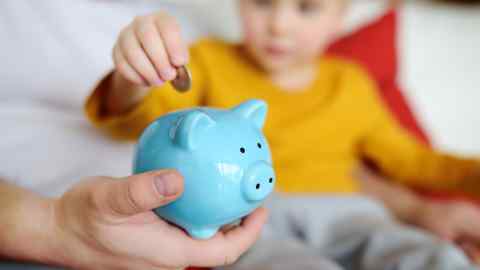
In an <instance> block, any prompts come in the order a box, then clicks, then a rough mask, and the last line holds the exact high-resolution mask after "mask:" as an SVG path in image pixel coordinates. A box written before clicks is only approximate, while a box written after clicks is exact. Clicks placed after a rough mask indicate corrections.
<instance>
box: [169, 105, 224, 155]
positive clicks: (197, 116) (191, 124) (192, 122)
mask: <svg viewBox="0 0 480 270" xmlns="http://www.w3.org/2000/svg"><path fill="white" fill-rule="evenodd" d="M214 125H215V121H214V120H213V119H212V118H210V116H208V115H207V114H206V113H204V112H201V111H192V112H190V113H188V114H186V115H185V116H184V117H183V118H182V119H180V121H179V122H178V124H177V126H176V128H175V129H174V130H173V132H172V133H173V141H174V143H175V144H177V145H179V146H181V147H183V148H185V149H189V150H193V149H195V148H196V147H197V146H198V142H199V141H200V138H201V136H203V134H204V132H205V131H206V130H207V129H209V128H211V127H213V126H214Z"/></svg>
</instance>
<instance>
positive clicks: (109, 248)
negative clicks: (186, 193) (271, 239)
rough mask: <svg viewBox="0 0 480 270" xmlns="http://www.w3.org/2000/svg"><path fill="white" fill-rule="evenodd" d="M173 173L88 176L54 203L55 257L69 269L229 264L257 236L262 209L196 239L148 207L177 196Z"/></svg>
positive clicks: (179, 182) (180, 183)
mask: <svg viewBox="0 0 480 270" xmlns="http://www.w3.org/2000/svg"><path fill="white" fill-rule="evenodd" d="M182 191H183V181H182V178H181V176H180V175H179V174H178V173H175V172H173V171H159V172H152V173H146V174H141V175H136V176H132V177H128V178H125V179H112V178H108V177H93V178H91V179H88V180H87V181H84V182H81V183H80V184H79V185H77V186H75V187H74V188H73V189H71V190H70V191H68V192H66V193H65V194H64V195H63V196H62V197H61V198H59V199H57V200H55V201H54V202H53V203H52V205H53V209H54V211H53V212H54V217H55V218H54V220H55V222H54V225H53V227H54V228H55V229H54V232H53V233H52V237H51V238H52V241H54V240H53V239H55V240H58V242H57V243H58V244H57V245H56V246H57V252H55V254H54V256H55V258H56V260H57V262H58V263H60V264H62V265H66V266H69V267H72V268H74V269H180V268H183V267H187V266H190V265H194V266H205V267H211V266H219V265H225V264H229V263H232V262H234V261H235V260H236V259H237V258H238V257H239V256H240V255H241V254H242V253H243V252H245V251H246V250H247V249H248V248H249V247H250V246H251V245H252V244H253V242H254V241H255V239H256V238H257V237H258V235H259V233H260V230H261V227H262V225H263V223H264V222H265V220H266V213H265V210H263V209H260V210H257V211H256V212H255V213H253V214H252V215H251V216H249V217H248V218H247V219H246V220H245V221H244V222H243V224H241V225H240V226H239V227H237V228H235V229H233V230H231V231H228V232H219V233H217V235H216V236H215V237H213V238H212V239H209V240H195V239H193V238H191V237H189V236H188V235H187V234H186V233H185V232H184V231H183V230H181V229H179V228H177V227H175V226H172V225H170V224H168V223H167V222H165V221H163V220H162V219H160V218H158V217H157V216H156V215H155V214H154V213H153V211H151V209H153V208H156V207H159V206H162V205H165V204H168V203H170V202H172V201H174V200H175V199H176V198H178V197H179V196H180V194H181V193H182Z"/></svg>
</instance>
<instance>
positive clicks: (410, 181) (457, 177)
mask: <svg viewBox="0 0 480 270" xmlns="http://www.w3.org/2000/svg"><path fill="white" fill-rule="evenodd" d="M367 83H369V84H371V85H372V86H371V88H372V89H373V90H375V88H374V87H375V86H374V84H373V83H371V82H367ZM372 92H374V93H376V92H377V91H372ZM372 100H373V101H372V104H373V105H372V106H371V107H370V109H371V112H372V113H373V114H375V118H374V119H375V121H374V125H373V128H372V129H371V130H369V131H368V132H367V134H366V136H365V137H364V139H363V140H362V141H361V143H360V151H361V154H362V155H364V156H366V157H367V158H369V159H371V160H373V161H374V162H375V164H376V165H377V166H378V167H379V169H380V170H381V171H382V173H384V174H385V175H386V176H388V177H389V178H390V179H392V180H393V181H396V182H399V183H402V184H406V185H409V186H415V187H419V188H425V189H430V190H432V189H433V190H450V191H453V190H455V191H463V192H466V193H474V194H480V179H471V178H472V177H478V176H477V175H476V174H477V172H478V169H479V168H480V161H479V160H475V159H472V158H466V157H459V156H454V155H450V154H446V153H440V152H438V151H435V150H434V149H431V148H429V147H428V146H425V145H424V144H421V143H420V142H418V140H417V139H416V138H415V137H414V136H413V135H411V134H410V133H409V132H408V131H407V130H405V129H404V128H402V127H401V126H400V125H399V124H398V122H397V121H396V120H395V119H394V118H393V116H392V115H391V114H390V113H389V112H388V111H387V108H385V106H384V104H383V103H382V102H381V100H380V98H378V97H377V96H375V95H374V94H373V98H372Z"/></svg>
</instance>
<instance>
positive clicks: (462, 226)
mask: <svg viewBox="0 0 480 270" xmlns="http://www.w3.org/2000/svg"><path fill="white" fill-rule="evenodd" d="M417 210H418V211H416V215H415V218H412V221H413V223H415V225H418V226H420V227H422V228H424V229H427V230H428V231H430V232H432V233H434V234H436V235H438V236H440V237H441V238H443V239H445V240H448V241H451V242H456V243H463V244H464V245H461V247H463V248H464V251H465V252H466V253H467V254H468V255H469V256H470V257H475V256H476V257H477V259H478V258H479V257H478V255H479V253H478V250H475V252H476V253H477V254H473V253H474V252H473V251H474V249H473V247H472V243H479V244H480V230H478V228H480V208H478V207H477V206H475V205H473V204H469V203H463V202H431V201H427V202H425V203H424V204H423V206H422V207H420V208H419V209H417ZM465 243H467V245H465Z"/></svg>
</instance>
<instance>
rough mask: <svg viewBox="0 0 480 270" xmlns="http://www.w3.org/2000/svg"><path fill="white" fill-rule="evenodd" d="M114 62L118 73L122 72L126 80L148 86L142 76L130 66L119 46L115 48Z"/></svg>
mask: <svg viewBox="0 0 480 270" xmlns="http://www.w3.org/2000/svg"><path fill="white" fill-rule="evenodd" d="M113 62H114V64H115V68H116V69H117V71H118V72H120V74H122V76H123V77H125V79H127V80H129V81H131V82H132V83H135V84H138V85H144V86H146V85H147V82H146V81H145V80H144V79H143V78H142V76H140V74H138V73H137V72H136V71H135V70H134V69H133V68H132V67H131V66H130V65H129V64H128V62H127V60H126V59H125V58H124V57H123V54H122V52H121V51H120V49H119V48H118V46H117V45H115V47H114V48H113Z"/></svg>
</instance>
